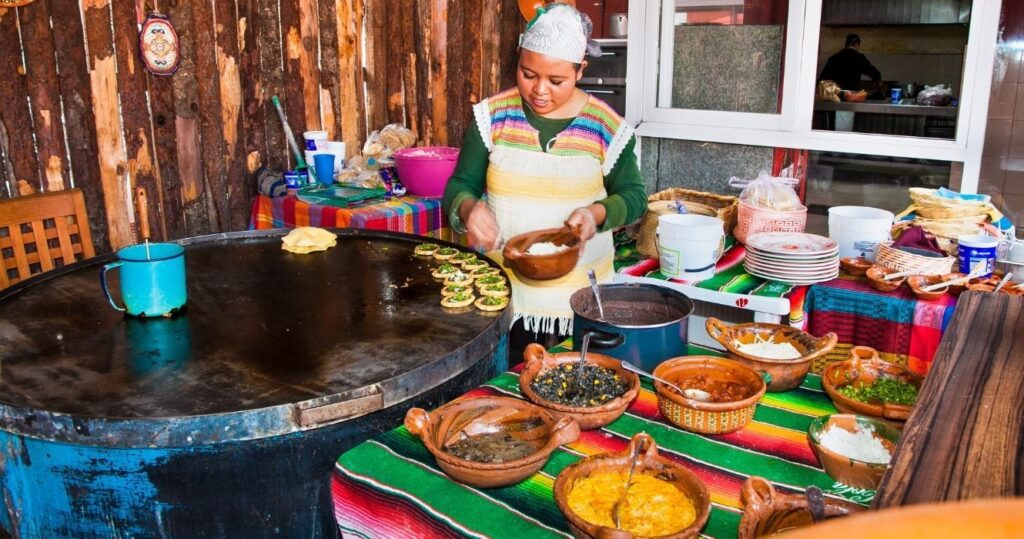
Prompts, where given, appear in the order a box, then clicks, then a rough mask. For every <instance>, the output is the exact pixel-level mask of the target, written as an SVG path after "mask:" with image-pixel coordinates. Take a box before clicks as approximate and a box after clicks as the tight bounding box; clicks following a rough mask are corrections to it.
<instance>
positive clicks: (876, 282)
mask: <svg viewBox="0 0 1024 539" xmlns="http://www.w3.org/2000/svg"><path fill="white" fill-rule="evenodd" d="M891 273H896V270H894V269H889V268H886V267H883V266H871V268H869V269H868V271H867V273H865V274H864V276H865V277H867V278H868V282H869V283H871V288H874V289H875V290H878V291H879V292H892V291H893V290H896V289H897V288H899V287H900V286H902V285H903V283H904V282H905V281H906V280H907V278H906V277H900V278H898V279H893V280H891V281H886V280H885V279H883V278H882V277H885V276H886V275H889V274H891Z"/></svg>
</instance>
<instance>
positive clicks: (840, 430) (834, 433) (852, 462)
mask: <svg viewBox="0 0 1024 539" xmlns="http://www.w3.org/2000/svg"><path fill="white" fill-rule="evenodd" d="M807 434H808V437H809V438H810V440H811V448H812V449H814V453H815V454H816V455H817V456H818V461H820V462H821V467H822V468H824V469H825V473H827V474H828V475H829V477H831V478H832V479H835V480H836V481H839V482H840V483H843V484H844V485H848V486H851V487H854V488H863V489H869V490H875V489H877V488H878V484H879V483H881V481H882V474H884V473H885V469H886V467H888V466H889V461H890V460H891V459H892V455H893V453H894V452H895V451H896V443H897V442H899V439H900V431H899V430H898V429H896V428H895V427H893V426H891V425H889V424H888V423H886V422H885V421H881V420H879V419H875V418H871V417H864V416H859V415H852V414H832V415H828V416H822V417H819V418H817V419H815V420H814V421H813V422H811V426H810V428H809V429H808V432H807Z"/></svg>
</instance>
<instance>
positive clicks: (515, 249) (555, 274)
mask: <svg viewBox="0 0 1024 539" xmlns="http://www.w3.org/2000/svg"><path fill="white" fill-rule="evenodd" d="M546 242H550V243H554V244H555V245H565V246H567V247H568V249H566V250H564V251H562V252H560V253H553V254H549V255H530V254H527V251H529V250H530V246H531V245H533V244H535V243H546ZM582 245H583V242H582V241H580V237H579V233H578V232H577V231H574V230H572V229H570V228H569V227H563V228H548V229H544V230H535V231H533V232H526V233H525V234H519V235H518V236H513V237H511V238H509V240H508V241H507V242H505V248H504V249H503V250H502V252H501V256H502V257H503V258H504V260H505V265H506V266H508V267H510V268H512V270H514V271H515V272H516V273H517V274H519V275H520V276H521V277H525V278H527V279H533V280H535V281H548V280H551V279H557V278H559V277H563V276H565V275H566V274H568V273H569V272H570V271H572V269H573V268H575V267H576V262H577V261H579V259H580V253H581V250H580V247H581V246H582Z"/></svg>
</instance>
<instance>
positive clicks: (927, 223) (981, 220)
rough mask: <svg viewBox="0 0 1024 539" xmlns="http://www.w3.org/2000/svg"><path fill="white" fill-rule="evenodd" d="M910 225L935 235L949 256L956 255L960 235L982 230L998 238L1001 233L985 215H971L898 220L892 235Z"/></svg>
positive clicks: (897, 234)
mask: <svg viewBox="0 0 1024 539" xmlns="http://www.w3.org/2000/svg"><path fill="white" fill-rule="evenodd" d="M911 226H919V227H921V228H923V229H924V230H925V232H927V233H929V234H931V235H932V236H935V241H936V242H937V243H938V244H939V247H941V248H942V250H943V251H946V253H948V254H949V255H950V256H957V241H956V239H957V238H959V237H960V236H964V235H969V234H980V233H982V231H984V232H985V233H987V234H988V235H990V236H995V237H997V238H1000V239H1004V238H1003V234H1002V233H1001V232H1000V231H999V230H998V229H997V228H996V227H995V226H993V225H992V224H991V223H989V222H988V216H987V215H972V216H968V217H954V218H951V219H921V218H918V219H912V220H910V221H898V222H897V223H896V224H895V225H894V226H893V228H892V232H893V234H892V235H893V237H894V238H898V237H899V236H900V234H902V233H903V231H904V230H906V229H907V228H910V227H911Z"/></svg>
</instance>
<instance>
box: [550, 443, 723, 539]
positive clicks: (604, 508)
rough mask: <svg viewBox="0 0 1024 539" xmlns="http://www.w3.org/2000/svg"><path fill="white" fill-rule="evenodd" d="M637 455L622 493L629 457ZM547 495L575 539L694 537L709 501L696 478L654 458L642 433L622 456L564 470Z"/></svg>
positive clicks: (581, 462) (596, 458)
mask: <svg viewBox="0 0 1024 539" xmlns="http://www.w3.org/2000/svg"><path fill="white" fill-rule="evenodd" d="M638 449H639V451H640V453H639V456H638V458H637V461H636V469H635V470H634V473H633V477H632V480H630V481H629V486H628V487H627V486H626V483H627V478H628V477H629V468H630V464H631V463H632V455H633V454H634V451H636V450H638ZM553 490H554V494H555V503H556V504H557V505H558V508H559V509H560V510H561V511H562V513H563V514H564V515H565V519H566V520H567V521H568V522H569V529H570V530H571V531H572V533H573V535H574V536H576V537H577V538H594V537H616V538H620V537H621V538H623V539H625V538H628V537H658V538H659V539H682V538H689V537H697V536H698V535H699V534H700V530H701V529H702V528H703V527H704V525H705V524H706V523H707V521H708V516H709V515H710V511H711V496H710V494H709V493H708V489H707V487H706V486H705V485H704V483H703V482H702V481H701V480H700V478H698V477H697V476H696V475H695V474H694V473H693V472H691V471H690V470H687V469H686V468H684V467H683V466H682V465H680V464H678V463H676V462H674V461H671V460H669V459H667V458H664V457H662V456H660V455H659V454H658V446H657V444H655V442H654V438H652V437H651V436H650V435H649V434H646V433H639V434H636V435H634V436H633V438H632V439H631V440H630V442H629V447H628V448H627V449H626V451H624V452H621V453H606V454H602V455H595V456H592V457H587V458H585V459H582V460H579V461H577V462H576V463H574V464H572V465H571V466H569V467H567V468H565V469H564V470H562V472H561V473H559V474H558V477H557V478H556V479H555V485H554V489H553ZM620 500H622V501H621V502H620ZM616 512H618V516H619V526H618V527H616V525H615V516H616V515H615V513H616Z"/></svg>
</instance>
